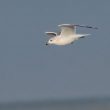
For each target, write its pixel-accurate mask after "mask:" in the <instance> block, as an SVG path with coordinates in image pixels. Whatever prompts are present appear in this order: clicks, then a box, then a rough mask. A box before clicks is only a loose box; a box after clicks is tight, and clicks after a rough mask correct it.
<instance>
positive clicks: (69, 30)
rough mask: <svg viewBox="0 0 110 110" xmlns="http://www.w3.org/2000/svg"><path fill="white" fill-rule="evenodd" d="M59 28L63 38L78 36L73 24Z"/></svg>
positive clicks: (62, 25)
mask: <svg viewBox="0 0 110 110" xmlns="http://www.w3.org/2000/svg"><path fill="white" fill-rule="evenodd" d="M58 26H59V27H60V28H61V34H60V35H61V36H69V35H73V34H76V26H74V25H73V24H61V25H58Z"/></svg>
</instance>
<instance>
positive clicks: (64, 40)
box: [56, 37, 76, 45]
mask: <svg viewBox="0 0 110 110" xmlns="http://www.w3.org/2000/svg"><path fill="white" fill-rule="evenodd" d="M75 40H76V38H72V37H64V38H60V39H59V41H58V42H57V43H56V44H57V45H68V44H71V43H72V42H74V41H75Z"/></svg>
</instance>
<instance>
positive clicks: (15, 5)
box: [0, 0, 110, 102]
mask: <svg viewBox="0 0 110 110" xmlns="http://www.w3.org/2000/svg"><path fill="white" fill-rule="evenodd" d="M109 4H110V1H109V0H83V1H82V0H53V1H52V0H1V1H0V102H4V101H16V100H17V101H20V100H39V99H40V100H41V99H51V98H52V99H56V98H72V97H73V98H74V97H80V96H97V95H101V96H105V95H108V96H110V49H109V48H110V36H109V34H110V24H109V22H110V6H109ZM62 23H75V24H87V25H92V26H97V27H99V30H91V29H84V28H83V29H82V28H80V29H79V30H78V32H80V33H90V34H92V35H91V36H90V37H88V38H86V39H82V40H79V41H76V42H75V43H74V44H73V45H69V46H64V47H58V46H45V42H46V41H47V40H48V38H47V37H46V36H45V34H44V32H45V31H56V30H57V29H58V28H57V25H58V24H62Z"/></svg>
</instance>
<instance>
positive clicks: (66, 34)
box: [45, 24, 98, 46]
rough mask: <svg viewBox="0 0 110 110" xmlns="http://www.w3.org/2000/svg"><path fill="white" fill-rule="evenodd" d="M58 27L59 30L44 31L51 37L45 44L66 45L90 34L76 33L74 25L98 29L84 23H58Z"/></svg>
mask: <svg viewBox="0 0 110 110" xmlns="http://www.w3.org/2000/svg"><path fill="white" fill-rule="evenodd" d="M58 27H60V32H58V33H56V32H45V33H46V34H47V35H48V36H49V37H51V38H50V39H49V40H48V42H47V43H46V45H49V44H53V45H59V46H60V45H68V44H72V43H73V42H74V41H76V40H79V39H81V38H85V37H86V36H89V35H90V34H77V33H76V27H85V28H91V29H98V28H97V27H92V26H85V25H75V24H61V25H58Z"/></svg>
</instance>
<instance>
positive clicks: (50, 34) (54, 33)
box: [45, 32, 57, 37]
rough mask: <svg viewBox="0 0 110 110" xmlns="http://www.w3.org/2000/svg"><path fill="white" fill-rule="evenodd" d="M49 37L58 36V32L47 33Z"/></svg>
mask: <svg viewBox="0 0 110 110" xmlns="http://www.w3.org/2000/svg"><path fill="white" fill-rule="evenodd" d="M45 33H46V34H47V35H48V36H49V37H54V36H56V35H57V33H56V32H45Z"/></svg>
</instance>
